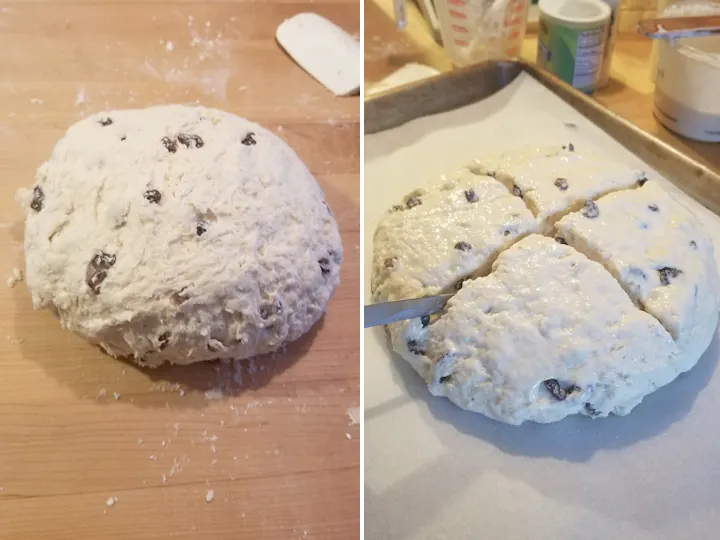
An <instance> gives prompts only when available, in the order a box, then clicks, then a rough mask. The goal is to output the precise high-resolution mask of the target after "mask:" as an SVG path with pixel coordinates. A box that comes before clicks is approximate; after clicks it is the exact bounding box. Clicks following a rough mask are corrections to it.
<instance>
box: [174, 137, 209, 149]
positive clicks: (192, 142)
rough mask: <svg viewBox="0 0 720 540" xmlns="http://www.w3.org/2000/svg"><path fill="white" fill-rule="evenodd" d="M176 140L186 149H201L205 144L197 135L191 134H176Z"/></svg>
mask: <svg viewBox="0 0 720 540" xmlns="http://www.w3.org/2000/svg"><path fill="white" fill-rule="evenodd" d="M177 140H178V142H179V143H180V144H183V145H185V147H186V148H202V147H203V145H204V144H205V143H204V142H203V140H202V139H201V138H200V136H199V135H193V134H192V133H178V136H177Z"/></svg>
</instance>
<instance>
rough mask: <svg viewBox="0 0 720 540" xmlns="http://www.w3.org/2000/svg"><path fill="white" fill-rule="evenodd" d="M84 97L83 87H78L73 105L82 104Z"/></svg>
mask: <svg viewBox="0 0 720 540" xmlns="http://www.w3.org/2000/svg"><path fill="white" fill-rule="evenodd" d="M85 99H86V98H85V89H84V88H80V89H78V92H77V94H76V95H75V103H74V104H73V105H75V106H76V107H79V106H80V105H84V104H85Z"/></svg>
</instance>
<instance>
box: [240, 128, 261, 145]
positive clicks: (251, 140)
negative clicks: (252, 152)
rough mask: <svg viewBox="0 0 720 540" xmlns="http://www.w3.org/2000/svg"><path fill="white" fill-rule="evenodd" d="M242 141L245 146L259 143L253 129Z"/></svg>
mask: <svg viewBox="0 0 720 540" xmlns="http://www.w3.org/2000/svg"><path fill="white" fill-rule="evenodd" d="M240 142H241V143H242V144H244V145H245V146H252V145H254V144H257V141H256V140H255V134H254V133H253V132H252V131H251V132H249V133H248V134H247V135H245V138H244V139H243V140H242V141H240Z"/></svg>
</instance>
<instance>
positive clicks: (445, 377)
mask: <svg viewBox="0 0 720 540" xmlns="http://www.w3.org/2000/svg"><path fill="white" fill-rule="evenodd" d="M452 377H453V376H452V373H451V374H450V375H445V376H443V377H440V379H438V382H439V383H440V384H443V383H446V382H448V381H449V380H450V379H452Z"/></svg>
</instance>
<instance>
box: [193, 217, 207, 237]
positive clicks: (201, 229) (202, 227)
mask: <svg viewBox="0 0 720 540" xmlns="http://www.w3.org/2000/svg"><path fill="white" fill-rule="evenodd" d="M207 230H208V224H207V221H198V223H197V225H195V232H196V233H197V235H198V236H202V235H203V234H205V233H206V232H207Z"/></svg>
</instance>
